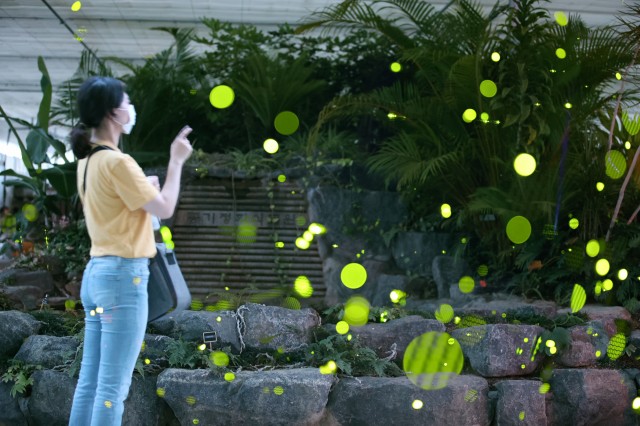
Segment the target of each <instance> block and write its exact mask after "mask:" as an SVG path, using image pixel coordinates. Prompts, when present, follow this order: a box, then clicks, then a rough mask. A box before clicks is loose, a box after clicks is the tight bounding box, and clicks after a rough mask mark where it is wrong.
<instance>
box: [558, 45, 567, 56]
mask: <svg viewBox="0 0 640 426" xmlns="http://www.w3.org/2000/svg"><path fill="white" fill-rule="evenodd" d="M556 56H557V57H558V58H560V59H564V58H566V57H567V51H566V50H564V49H563V48H561V47H559V48H557V49H556Z"/></svg>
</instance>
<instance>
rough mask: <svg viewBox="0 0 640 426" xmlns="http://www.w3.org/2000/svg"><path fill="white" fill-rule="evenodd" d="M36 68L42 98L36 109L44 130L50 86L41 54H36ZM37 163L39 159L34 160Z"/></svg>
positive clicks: (40, 124) (49, 105)
mask: <svg viewBox="0 0 640 426" xmlns="http://www.w3.org/2000/svg"><path fill="white" fill-rule="evenodd" d="M38 69H39V70H40V72H41V73H42V78H41V79H40V88H41V89H42V100H41V101H40V109H39V110H38V126H40V128H42V129H43V130H44V131H45V132H48V131H49V113H50V112H51V97H52V92H53V90H52V86H51V78H50V77H49V71H48V70H47V66H46V65H45V63H44V59H43V58H42V56H38ZM34 162H36V163H39V161H35V160H34Z"/></svg>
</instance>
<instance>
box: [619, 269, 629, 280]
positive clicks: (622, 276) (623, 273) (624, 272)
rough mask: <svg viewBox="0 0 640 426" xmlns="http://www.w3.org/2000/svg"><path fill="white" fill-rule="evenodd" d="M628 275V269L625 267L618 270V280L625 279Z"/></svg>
mask: <svg viewBox="0 0 640 426" xmlns="http://www.w3.org/2000/svg"><path fill="white" fill-rule="evenodd" d="M628 276H629V271H627V270H626V269H624V268H623V269H620V270H619V271H618V279H619V280H620V281H624V280H626V279H627V277H628Z"/></svg>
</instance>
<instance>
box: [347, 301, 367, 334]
mask: <svg viewBox="0 0 640 426" xmlns="http://www.w3.org/2000/svg"><path fill="white" fill-rule="evenodd" d="M369 308H370V306H369V301H368V300H367V299H365V298H364V297H362V296H353V297H351V298H350V299H349V300H347V302H346V303H345V305H344V316H343V318H342V319H343V321H345V322H346V323H347V324H349V325H350V326H354V327H359V326H362V325H365V324H366V323H367V322H368V321H369Z"/></svg>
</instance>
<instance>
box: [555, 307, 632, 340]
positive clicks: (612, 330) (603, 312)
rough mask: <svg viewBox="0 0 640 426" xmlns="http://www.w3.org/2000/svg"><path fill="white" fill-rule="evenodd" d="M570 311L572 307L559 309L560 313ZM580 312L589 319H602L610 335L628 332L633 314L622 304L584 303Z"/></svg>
mask: <svg viewBox="0 0 640 426" xmlns="http://www.w3.org/2000/svg"><path fill="white" fill-rule="evenodd" d="M569 312H571V310H570V308H564V309H560V310H558V314H565V313H569ZM580 313H582V314H585V315H586V316H587V318H588V319H589V320H599V321H602V324H603V325H604V330H605V332H606V333H607V335H608V336H609V337H612V336H613V335H615V334H617V333H625V334H627V333H626V332H627V331H628V324H629V323H630V322H631V321H632V318H631V314H630V313H629V311H627V310H626V309H625V308H623V307H622V306H602V305H584V306H583V307H582V309H580Z"/></svg>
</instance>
